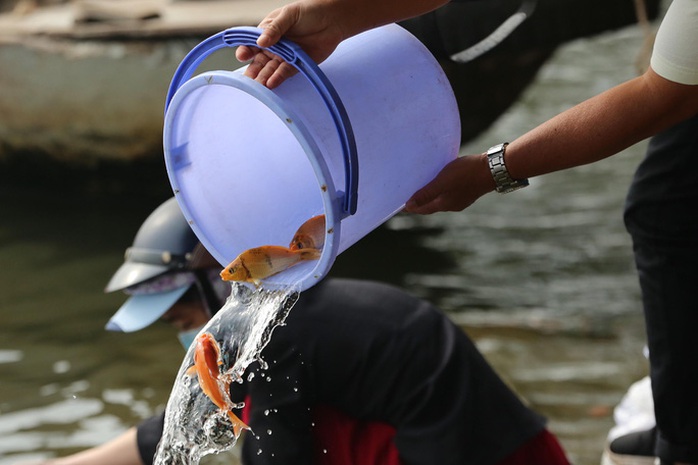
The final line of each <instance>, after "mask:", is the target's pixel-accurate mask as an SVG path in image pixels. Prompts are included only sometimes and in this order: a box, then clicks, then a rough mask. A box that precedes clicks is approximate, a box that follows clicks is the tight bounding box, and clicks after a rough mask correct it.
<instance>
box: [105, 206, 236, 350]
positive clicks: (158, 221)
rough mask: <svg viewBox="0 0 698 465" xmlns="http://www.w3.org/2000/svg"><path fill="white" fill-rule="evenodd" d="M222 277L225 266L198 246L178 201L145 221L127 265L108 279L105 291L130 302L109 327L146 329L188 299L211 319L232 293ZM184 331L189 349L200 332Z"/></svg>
mask: <svg viewBox="0 0 698 465" xmlns="http://www.w3.org/2000/svg"><path fill="white" fill-rule="evenodd" d="M219 272H220V264H219V263H218V262H217V261H216V260H215V259H214V258H213V257H212V256H211V254H210V253H208V251H207V250H206V249H205V248H204V246H203V245H202V244H201V243H200V242H199V239H198V238H197V237H196V235H195V234H194V232H193V231H192V229H191V228H190V227H189V224H188V223H187V221H186V219H185V218H184V215H182V212H181V211H180V209H179V205H177V202H176V200H175V199H174V197H173V198H171V199H169V200H167V201H165V202H164V203H163V204H162V205H160V206H159V207H158V208H156V209H155V210H154V211H153V212H152V213H151V214H150V216H148V218H147V219H146V220H145V221H144V222H143V224H142V225H141V227H140V228H139V230H138V232H137V233H136V237H135V239H134V240H133V245H132V246H131V247H129V248H128V249H126V253H125V257H124V263H123V265H121V267H119V269H118V270H117V271H116V273H114V276H112V278H111V279H110V280H109V283H108V284H107V287H106V288H105V292H115V291H123V292H125V293H126V294H128V295H129V296H130V297H129V299H128V300H127V301H126V302H125V303H124V304H123V305H122V306H121V308H120V309H119V311H117V312H116V314H114V316H113V317H112V318H111V319H110V320H109V322H108V323H107V326H106V328H107V329H108V330H110V331H123V332H132V331H138V330H140V329H143V328H145V327H146V326H148V325H150V324H151V323H153V322H155V321H156V320H158V319H159V318H161V317H162V316H163V315H164V314H165V313H166V312H167V311H168V310H170V309H171V308H172V307H173V305H175V303H177V302H178V301H179V300H180V299H182V297H184V296H186V297H187V299H186V300H195V299H196V297H200V298H201V302H202V303H203V304H204V305H205V309H206V311H207V313H208V316H209V318H210V317H211V316H213V315H214V314H215V313H216V312H217V311H218V309H219V308H221V306H222V304H223V301H224V299H225V297H226V296H227V294H228V293H229V292H230V286H228V285H226V284H225V283H224V282H223V281H221V280H220V278H219V276H218V273H219ZM187 293H188V294H187ZM176 321H179V320H178V319H177V320H176ZM181 329H182V331H181V332H180V339H182V340H183V342H184V343H185V346H186V347H188V345H189V344H190V343H191V342H192V341H193V339H194V336H195V335H196V332H198V331H196V332H195V330H198V329H200V328H196V327H191V328H181Z"/></svg>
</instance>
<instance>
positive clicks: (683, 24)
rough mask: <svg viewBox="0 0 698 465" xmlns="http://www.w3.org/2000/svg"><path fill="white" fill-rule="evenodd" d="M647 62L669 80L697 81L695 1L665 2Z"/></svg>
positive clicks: (697, 5) (697, 14)
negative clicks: (650, 57)
mask: <svg viewBox="0 0 698 465" xmlns="http://www.w3.org/2000/svg"><path fill="white" fill-rule="evenodd" d="M650 65H651V66H652V69H653V70H654V71H655V72H656V73H657V74H659V75H660V76H662V77H664V78H666V79H668V80H670V81H674V82H678V83H679V84H691V85H695V84H698V0H674V1H673V2H672V3H671V5H669V9H668V10H667V13H666V15H665V16H664V19H663V20H662V23H661V25H660V26H659V30H658V31H657V39H656V40H655V43H654V50H653V51H652V59H651V61H650Z"/></svg>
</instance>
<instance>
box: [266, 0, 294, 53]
mask: <svg viewBox="0 0 698 465" xmlns="http://www.w3.org/2000/svg"><path fill="white" fill-rule="evenodd" d="M294 11H295V8H292V7H291V6H290V5H286V6H284V7H282V8H280V9H278V10H275V11H273V12H271V13H270V14H269V15H267V17H266V18H264V19H263V20H262V22H261V23H259V27H260V28H262V29H263V30H262V34H261V35H260V36H259V37H258V38H257V45H259V46H260V47H271V46H272V45H274V44H275V43H277V42H278V41H279V39H281V37H282V36H283V35H284V34H286V32H288V30H289V29H290V28H291V26H293V25H294V24H295V23H296V22H297V21H298V16H297V14H296V13H294Z"/></svg>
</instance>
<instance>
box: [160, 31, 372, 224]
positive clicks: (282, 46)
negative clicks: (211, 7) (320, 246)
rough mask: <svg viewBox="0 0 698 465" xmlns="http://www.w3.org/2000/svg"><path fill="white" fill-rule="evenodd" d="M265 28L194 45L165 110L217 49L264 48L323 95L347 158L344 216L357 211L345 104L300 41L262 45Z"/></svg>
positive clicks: (353, 155) (352, 142)
mask: <svg viewBox="0 0 698 465" xmlns="http://www.w3.org/2000/svg"><path fill="white" fill-rule="evenodd" d="M261 33H262V29H259V28H255V27H235V28H230V29H226V30H225V31H221V32H219V33H218V34H215V35H213V36H211V37H209V38H208V39H206V40H204V41H203V42H201V43H200V44H199V45H197V46H196V47H194V48H193V49H192V50H191V51H190V52H189V53H188V54H187V56H186V57H185V58H184V60H182V62H181V63H180V65H179V67H178V68H177V71H175V74H174V76H173V77H172V81H171V83H170V88H169V90H168V92H167V101H166V104H165V112H167V108H168V106H169V104H170V102H171V101H172V98H173V97H174V94H175V92H177V90H178V89H179V88H180V87H181V86H182V84H184V83H185V82H186V81H187V80H189V79H190V78H191V77H192V75H193V74H194V71H195V70H196V68H197V67H198V66H199V65H200V64H201V63H202V62H203V61H204V60H205V59H206V58H207V57H208V56H209V55H211V54H212V53H213V52H215V51H216V50H219V49H221V48H225V47H238V46H241V45H246V46H249V47H255V48H264V49H265V50H268V51H270V52H272V53H274V54H276V55H278V56H280V57H281V58H283V59H284V61H286V62H287V63H289V64H290V65H292V66H293V67H294V68H296V69H297V70H298V71H299V72H300V73H301V74H302V75H303V76H305V78H306V79H307V80H308V81H309V82H310V84H311V85H312V86H313V88H314V89H315V90H316V91H317V93H318V94H319V95H320V97H321V98H322V100H323V102H324V103H325V105H326V106H327V109H328V110H329V112H330V115H331V116H332V120H333V122H334V124H335V126H336V129H337V134H338V135H339V139H340V144H341V150H342V154H343V157H344V174H345V189H344V199H343V201H342V212H343V217H347V216H349V215H353V214H355V213H356V208H357V196H358V186H359V161H358V156H357V151H356V141H355V139H354V132H353V131H352V128H351V123H350V122H349V117H348V116H347V112H346V110H345V108H344V105H343V104H342V101H341V99H340V98H339V95H338V94H337V91H336V90H335V89H334V87H333V86H332V83H330V81H329V79H327V76H325V74H324V73H323V72H322V71H321V70H320V68H319V67H318V65H317V64H315V62H314V61H313V60H312V59H311V58H310V57H309V56H308V55H307V54H306V53H305V52H304V51H303V50H302V49H301V48H300V47H299V46H298V45H296V44H294V43H293V42H291V41H289V40H287V39H283V38H282V39H281V40H280V41H279V42H278V43H277V44H275V45H273V46H271V47H259V45H257V38H259V36H260V35H261Z"/></svg>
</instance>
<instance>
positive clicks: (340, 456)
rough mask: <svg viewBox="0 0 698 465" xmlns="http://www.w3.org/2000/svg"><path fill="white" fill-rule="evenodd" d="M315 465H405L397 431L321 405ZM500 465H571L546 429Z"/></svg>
mask: <svg viewBox="0 0 698 465" xmlns="http://www.w3.org/2000/svg"><path fill="white" fill-rule="evenodd" d="M249 406H250V399H249V397H248V398H246V399H245V408H243V410H242V415H241V418H242V421H244V422H245V423H249V421H250V411H249ZM313 421H314V423H315V426H314V427H313V431H314V434H315V462H314V465H402V462H401V461H400V457H399V454H398V451H397V448H396V447H395V444H394V442H393V438H394V437H395V428H394V427H392V426H390V425H388V424H386V423H378V422H365V421H358V420H355V419H354V418H351V417H349V416H347V415H345V414H343V413H342V412H340V411H339V410H337V409H334V408H332V407H329V406H324V405H320V406H317V407H315V409H314V412H313ZM497 465H570V462H569V460H567V456H566V455H565V451H564V450H563V449H562V446H561V445H560V443H559V442H558V440H557V438H556V437H555V435H553V434H552V433H550V432H549V431H548V430H547V429H545V430H543V431H541V432H540V433H539V434H538V435H536V436H535V437H534V438H533V439H531V440H530V441H528V442H527V443H525V444H524V445H522V446H521V447H519V448H518V449H517V450H516V451H514V452H513V453H512V454H510V455H509V456H507V457H506V458H505V459H504V460H502V461H500V462H499V463H498V464H497Z"/></svg>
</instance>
